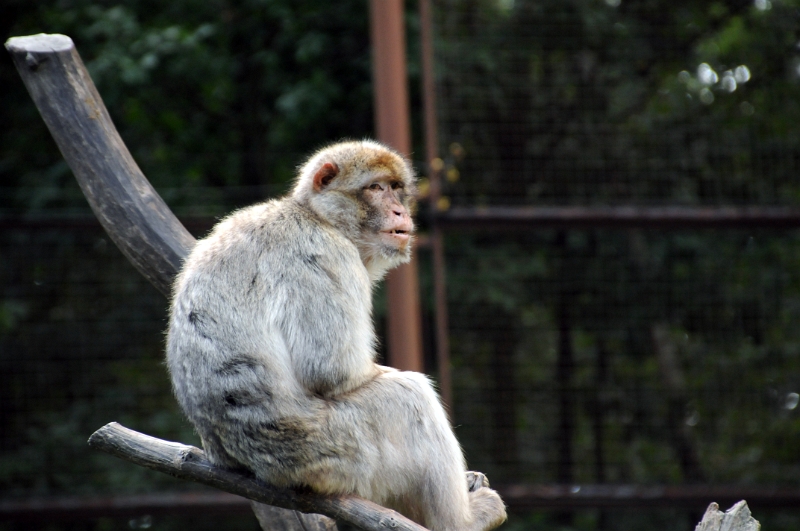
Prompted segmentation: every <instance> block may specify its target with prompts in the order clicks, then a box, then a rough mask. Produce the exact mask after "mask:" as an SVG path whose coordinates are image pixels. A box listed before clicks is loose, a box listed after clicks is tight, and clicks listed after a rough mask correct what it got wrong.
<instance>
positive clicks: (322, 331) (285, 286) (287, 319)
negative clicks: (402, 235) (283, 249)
mask: <svg viewBox="0 0 800 531" xmlns="http://www.w3.org/2000/svg"><path fill="white" fill-rule="evenodd" d="M287 232H288V231H287ZM337 240H338V241H337ZM267 259H268V260H270V262H271V263H270V264H269V268H268V269H269V270H270V271H269V276H270V278H272V279H282V280H275V281H273V282H274V283H273V289H272V290H271V294H270V299H271V300H270V303H269V306H270V308H269V312H270V313H271V314H272V319H271V320H272V322H273V323H274V324H275V328H276V329H277V330H279V331H280V333H281V335H282V337H283V342H284V344H285V345H286V348H287V351H288V354H289V358H290V359H291V363H292V365H293V367H294V370H295V373H296V376H297V379H298V381H300V382H301V383H302V384H303V385H304V387H306V389H308V390H310V391H311V392H312V393H316V394H320V395H324V396H333V395H336V394H340V393H346V392H349V391H351V390H353V389H355V388H357V387H359V386H361V385H362V384H363V383H365V382H366V381H368V380H370V379H371V378H373V377H374V376H375V375H376V374H377V373H378V371H377V369H376V367H375V364H374V352H375V349H374V346H375V332H374V329H373V327H372V317H371V313H372V307H371V289H372V287H371V284H370V280H369V276H368V274H367V272H366V269H365V268H364V265H363V263H362V262H361V258H360V256H359V254H358V251H357V250H356V249H355V247H354V246H353V245H352V244H351V243H350V242H348V241H346V240H344V239H343V238H341V237H339V236H338V235H337V234H335V233H330V232H329V233H327V234H318V235H316V237H315V238H314V239H313V240H312V241H308V242H303V241H301V242H300V243H298V244H295V246H293V249H292V253H291V254H290V255H289V256H285V255H277V256H276V255H271V256H269V257H267ZM297 286H302V288H303V289H299V290H298V289H296V287H297Z"/></svg>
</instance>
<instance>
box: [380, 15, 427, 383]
mask: <svg viewBox="0 0 800 531" xmlns="http://www.w3.org/2000/svg"><path fill="white" fill-rule="evenodd" d="M370 30H371V31H370V33H371V40H372V75H373V84H374V95H375V129H376V131H377V135H378V140H380V141H381V142H384V143H385V144H388V145H390V146H392V147H393V148H395V149H396V150H398V151H399V152H401V153H404V154H406V155H408V154H410V153H411V126H410V123H409V106H408V86H407V85H408V77H407V74H406V41H405V29H404V25H403V1H402V0H370ZM386 292H387V299H388V318H387V326H386V347H387V352H388V360H387V362H388V364H389V365H391V366H393V367H396V368H398V369H402V370H411V371H419V372H421V371H422V370H423V362H422V318H421V315H420V297H419V276H418V265H417V261H416V258H415V259H414V260H412V261H411V263H409V264H406V265H404V266H401V267H398V268H397V269H395V270H393V271H392V272H391V273H389V275H388V276H387V278H386Z"/></svg>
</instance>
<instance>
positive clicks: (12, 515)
mask: <svg viewBox="0 0 800 531" xmlns="http://www.w3.org/2000/svg"><path fill="white" fill-rule="evenodd" d="M495 488H496V489H497V491H498V492H499V493H500V495H501V496H502V497H503V500H504V501H505V502H506V504H507V505H508V506H509V508H510V509H511V510H512V511H519V512H524V511H528V510H532V509H542V510H544V509H603V508H608V509H652V508H687V509H696V510H698V511H700V510H705V508H706V507H708V505H709V504H710V503H711V502H717V503H719V504H720V506H721V507H728V506H730V505H733V504H734V503H736V502H738V501H739V500H747V504H748V505H749V506H750V508H751V509H754V510H758V509H759V508H767V507H769V508H781V509H792V510H800V489H797V488H793V489H792V488H778V487H758V486H737V485H673V486H641V485H531V484H517V485H498V486H495ZM250 510H251V509H250V504H249V502H248V500H246V499H244V498H241V497H239V496H234V495H232V494H227V493H224V492H161V493H154V494H145V495H131V496H97V497H89V496H87V497H76V496H61V497H34V498H23V499H8V500H0V521H4V520H51V519H56V518H58V519H64V520H70V519H71V520H82V519H91V518H100V517H119V518H126V517H131V516H141V515H147V514H149V515H155V514H170V515H183V514H194V515H198V514H219V513H224V514H247V513H249V512H250Z"/></svg>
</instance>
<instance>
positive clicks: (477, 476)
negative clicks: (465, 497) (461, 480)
mask: <svg viewBox="0 0 800 531" xmlns="http://www.w3.org/2000/svg"><path fill="white" fill-rule="evenodd" d="M488 486H489V479H488V478H487V477H486V475H485V474H484V473H483V472H473V471H472V470H468V471H467V488H468V490H469V492H475V491H476V490H478V489H479V488H481V487H488Z"/></svg>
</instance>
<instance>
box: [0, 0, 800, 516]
mask: <svg viewBox="0 0 800 531" xmlns="http://www.w3.org/2000/svg"><path fill="white" fill-rule="evenodd" d="M433 7H434V34H435V58H436V78H437V90H438V107H439V116H438V119H439V135H440V140H441V142H440V152H441V153H442V154H443V155H442V158H443V162H444V175H445V183H446V184H445V195H446V197H447V200H448V201H449V203H450V204H452V205H464V206H470V205H479V206H484V205H485V206H498V205H534V206H553V205H555V206H569V205H573V206H585V205H639V206H665V205H682V206H721V205H722V206H724V205H740V206H741V205H753V206H763V207H770V206H784V207H800V2H797V1H796V0H755V1H753V0H736V1H727V2H709V1H697V0H672V1H669V2H668V1H665V0H637V1H632V0H539V1H534V0H434V2H433ZM406 9H407V28H408V32H409V33H408V42H409V50H408V58H409V73H410V77H411V79H410V87H411V90H412V109H413V115H412V120H413V121H414V124H415V126H416V127H415V138H414V143H415V146H416V148H415V152H414V154H413V158H414V159H415V161H416V163H417V166H418V168H419V170H420V171H421V172H425V171H426V165H425V164H424V163H423V159H424V156H423V154H422V153H423V152H422V148H421V145H422V138H421V135H420V134H419V126H418V124H419V123H420V121H421V120H420V109H419V104H418V102H419V96H418V90H417V87H418V85H419V77H418V73H419V68H418V65H419V57H418V44H417V41H418V35H417V32H418V27H419V21H418V17H417V14H416V13H417V6H416V4H415V2H407V4H406ZM0 29H1V30H2V32H1V33H0V36H2V38H3V40H5V39H6V38H7V37H9V36H16V35H26V34H33V33H39V32H46V33H63V34H66V35H69V36H70V37H72V38H73V40H74V41H75V43H76V46H77V49H78V50H79V52H80V53H81V55H82V57H83V59H84V61H85V62H86V64H87V66H88V68H89V70H90V73H91V75H92V77H93V79H94V81H95V83H96V84H97V87H98V89H99V91H100V93H101V95H102V97H103V99H104V100H105V103H106V105H107V107H108V109H109V111H110V113H111V115H112V117H113V119H114V121H115V123H116V124H117V127H118V129H119V130H120V133H121V135H122V137H123V139H124V140H125V142H126V143H127V145H128V147H129V148H130V150H131V152H132V154H133V156H134V158H135V159H136V160H137V162H138V163H139V165H140V166H141V167H142V170H143V171H144V173H145V175H147V177H148V178H149V179H150V181H151V182H152V183H153V185H154V186H155V187H156V189H157V190H158V191H159V192H160V193H161V194H162V196H163V197H164V198H165V200H166V201H167V203H168V204H169V205H170V206H171V207H172V208H173V209H174V210H175V211H176V213H177V214H178V215H179V216H180V217H182V218H184V219H187V220H190V221H191V222H192V223H190V229H192V230H193V232H194V233H195V235H197V236H200V235H202V233H203V231H204V230H206V229H207V228H208V227H210V225H211V224H212V223H213V220H214V219H215V218H217V217H219V216H221V215H223V214H224V213H225V212H227V211H229V210H230V209H232V208H236V207H238V206H241V205H244V204H248V203H252V202H254V201H258V200H261V199H263V198H265V197H270V196H274V195H277V194H280V193H282V192H283V191H285V190H286V187H287V184H288V183H289V181H290V179H291V177H292V173H293V170H294V167H295V166H296V165H297V164H298V163H299V162H300V161H301V159H302V157H303V156H304V155H305V154H307V153H308V152H310V151H311V150H313V149H315V148H317V147H319V146H320V145H321V144H324V143H326V142H329V141H331V140H337V139H341V138H346V137H349V138H361V137H365V136H371V135H372V91H371V82H370V55H369V54H370V52H369V38H368V27H367V3H366V2H365V1H363V0H360V1H354V0H340V1H337V2H323V1H318V0H294V1H292V2H288V1H286V0H241V1H223V0H206V1H203V2H199V1H197V0H173V1H172V2H169V3H163V2H154V1H126V2H103V1H92V0H43V1H40V2H29V1H27V0H6V1H5V2H4V3H3V4H2V5H0ZM0 102H1V103H0V124H2V127H0V224H2V227H3V228H2V231H1V232H0V290H2V291H0V495H1V496H2V498H3V499H24V498H28V497H30V496H42V495H47V496H50V495H66V494H69V495H75V494H82V495H94V494H105V495H107V494H124V493H147V492H158V491H175V490H185V489H191V488H194V487H192V486H190V485H187V484H185V483H180V482H177V481H173V480H171V479H170V478H167V477H165V476H161V475H157V474H154V473H150V472H148V471H145V470H143V469H140V468H137V467H134V466H131V465H128V464H125V463H122V462H119V461H117V460H115V459H113V458H110V457H106V456H103V455H98V454H97V453H96V452H91V451H89V450H88V448H87V447H86V444H85V440H86V438H87V437H88V435H89V434H90V433H91V432H92V431H94V430H95V429H97V428H98V427H100V426H101V425H103V424H104V423H106V422H109V421H112V420H116V421H119V422H122V423H123V424H125V425H127V426H130V427H132V428H135V429H137V430H139V431H143V432H146V433H150V434H152V435H156V436H159V437H163V438H167V439H173V440H181V441H184V442H187V443H194V444H197V443H198V441H197V440H196V438H195V436H194V434H193V433H192V431H191V427H190V426H189V425H188V423H187V422H186V421H184V420H183V419H182V417H181V415H180V413H179V411H178V410H177V407H176V405H175V403H174V400H173V398H172V396H171V394H170V390H169V384H168V381H167V376H166V371H165V369H164V365H163V361H162V356H163V352H162V350H163V330H164V327H165V318H166V305H167V303H166V301H165V300H164V299H163V298H162V297H161V296H160V294H158V292H157V291H156V290H155V289H154V288H152V287H151V286H150V285H149V284H147V283H146V281H145V280H143V279H141V278H140V277H139V276H138V274H137V273H136V272H135V270H134V269H133V268H132V267H131V266H130V265H129V264H127V263H126V262H125V260H124V258H123V257H122V255H121V254H120V253H119V251H117V249H116V248H115V247H114V245H113V244H112V243H111V242H110V241H109V240H108V239H107V238H106V237H105V235H104V234H103V232H102V230H101V229H100V228H99V226H98V225H97V224H96V223H95V222H94V221H93V218H92V215H91V212H90V211H89V209H88V206H87V205H86V202H85V200H84V199H83V197H82V195H81V193H80V190H79V188H78V186H77V184H76V183H75V180H74V178H73V177H72V175H71V172H70V170H69V169H68V167H67V166H66V164H65V163H64V161H63V159H62V158H61V156H60V154H59V153H58V151H57V149H56V147H55V145H54V143H53V141H52V140H51V138H50V135H49V133H48V132H47V130H46V128H45V126H44V124H43V122H42V120H41V118H40V117H39V115H38V112H37V111H36V109H35V107H34V106H33V104H32V102H31V101H30V98H29V96H28V95H27V93H26V92H25V89H24V87H23V85H22V83H21V81H20V79H19V77H18V75H17V73H16V71H15V70H14V68H13V66H12V65H11V62H10V59H9V56H8V55H7V54H0ZM446 202H447V201H446ZM446 202H445V203H446ZM442 206H446V204H445V205H442ZM421 221H422V223H423V228H424V227H425V222H426V212H424V211H423V213H422V218H421ZM799 236H800V235H798V232H797V231H796V230H786V229H770V230H768V229H753V230H748V229H743V228H739V229H735V230H734V229H715V230H709V229H704V230H689V229H686V230H680V231H667V230H655V229H648V230H644V229H635V230H612V229H574V230H566V229H564V230H556V229H541V230H538V229H537V230H517V231H513V232H494V233H485V232H478V233H474V232H473V233H470V232H451V233H448V234H447V236H446V252H447V282H448V301H449V312H450V325H451V327H450V332H451V347H452V352H451V357H452V359H453V371H454V373H453V377H454V396H455V400H454V406H453V420H454V423H455V425H456V431H457V434H458V436H459V438H460V440H461V441H462V444H463V445H464V447H465V450H466V452H467V457H468V460H469V463H470V466H471V467H472V468H475V469H478V470H483V471H485V472H487V473H488V474H489V477H490V478H491V479H492V482H493V483H496V484H503V483H506V484H507V483H513V482H519V483H557V482H559V483H566V484H573V483H575V484H580V483H625V484H645V485H647V484H651V485H652V484H674V485H681V484H711V485H748V486H763V487H765V488H766V487H773V486H783V487H795V488H797V487H800V451H798V448H800V416H799V415H800V411H799V410H798V407H797V406H798V401H800V396H798V393H800V326H798V323H799V322H800V241H799V240H800V237H799ZM421 257H422V261H423V264H422V265H423V267H422V268H421V271H422V275H423V278H422V285H423V290H424V291H423V296H424V301H425V308H424V318H425V323H426V330H427V337H428V338H429V340H428V341H427V343H426V347H427V349H428V352H427V353H426V354H427V356H428V359H429V360H432V359H433V344H434V342H433V339H432V333H431V329H432V322H433V318H432V301H431V295H430V292H431V289H430V284H431V280H430V274H429V269H430V268H429V267H428V264H427V259H428V256H427V254H426V252H425V251H424V250H423V251H422V252H421ZM380 308H381V307H380V305H379V308H378V310H379V311H378V315H377V316H376V319H377V322H378V326H379V328H380V327H381V320H382V312H381V311H380ZM429 365H430V366H429V369H430V372H432V373H433V374H435V373H436V367H435V366H434V365H433V364H432V362H431V363H429ZM752 508H753V510H754V513H755V516H756V517H757V518H758V519H759V520H761V521H762V524H763V525H764V529H769V530H770V531H775V530H786V531H789V530H796V529H798V528H800V513H799V512H798V510H797V508H790V507H785V508H777V509H776V508H767V507H757V506H753V507H752ZM697 516H698V515H697V514H696V513H694V512H691V511H686V510H677V509H676V510H635V511H633V510H613V511H612V510H586V511H579V512H575V513H573V514H571V515H566V516H565V515H564V514H555V513H551V512H531V513H520V514H515V515H513V517H512V519H511V521H510V522H509V524H507V528H508V529H532V528H537V529H586V530H594V529H615V530H638V529H648V530H650V529H658V530H663V531H668V530H672V529H675V530H678V529H692V528H693V526H694V523H696V517H697ZM31 525H40V524H31V523H14V522H2V521H0V529H9V530H10V529H30V528H31ZM41 526H42V528H46V529H68V528H69V529H116V528H122V527H134V528H135V527H150V526H152V527H154V528H159V529H173V528H174V529H186V528H188V527H191V528H193V529H196V530H200V529H206V528H208V529H211V528H223V529H239V528H242V529H255V528H256V524H255V520H254V518H252V517H249V516H247V517H245V516H242V517H241V518H239V517H236V518H234V517H230V516H226V517H224V518H223V517H218V518H212V517H200V516H198V515H195V517H194V518H192V519H186V518H178V517H171V518H167V517H154V518H152V519H134V520H130V521H128V520H125V521H116V520H109V519H104V520H91V521H85V522H64V523H59V522H48V523H47V524H46V525H45V524H41Z"/></svg>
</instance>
